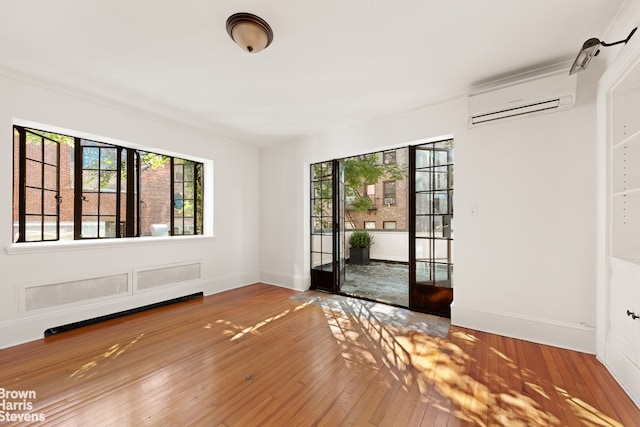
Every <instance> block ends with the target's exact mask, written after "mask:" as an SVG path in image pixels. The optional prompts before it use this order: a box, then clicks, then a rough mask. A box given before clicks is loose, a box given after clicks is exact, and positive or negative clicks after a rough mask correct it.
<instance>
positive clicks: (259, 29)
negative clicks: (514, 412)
mask: <svg viewBox="0 0 640 427" xmlns="http://www.w3.org/2000/svg"><path fill="white" fill-rule="evenodd" d="M227 33H229V36H231V39H233V41H234V42H235V43H236V44H237V45H238V46H240V48H242V50H244V51H245V52H249V53H258V52H260V51H261V50H263V49H264V48H266V47H267V46H269V45H270V44H271V41H273V31H272V30H271V27H270V26H269V24H267V22H266V21H265V20H264V19H262V18H260V17H258V16H256V15H252V14H250V13H235V14H233V15H231V16H230V17H229V19H227Z"/></svg>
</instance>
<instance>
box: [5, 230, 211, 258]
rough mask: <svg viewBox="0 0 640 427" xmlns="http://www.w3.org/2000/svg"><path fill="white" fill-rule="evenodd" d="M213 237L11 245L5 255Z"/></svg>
mask: <svg viewBox="0 0 640 427" xmlns="http://www.w3.org/2000/svg"><path fill="white" fill-rule="evenodd" d="M213 240H215V236H201V235H198V236H172V237H130V238H120V239H103V240H98V239H95V240H94V239H92V240H71V241H55V242H33V243H28V242H27V243H13V244H11V245H9V246H7V253H8V254H9V255H13V254H30V253H40V252H60V251H78V250H83V249H87V248H91V249H93V248H122V247H135V246H153V245H170V244H174V243H186V242H194V243H195V242H208V241H213Z"/></svg>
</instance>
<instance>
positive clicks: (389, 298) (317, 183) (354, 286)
mask: <svg viewBox="0 0 640 427" xmlns="http://www.w3.org/2000/svg"><path fill="white" fill-rule="evenodd" d="M452 200H453V140H450V139H449V140H444V141H436V142H429V143H423V144H420V145H413V146H408V147H402V148H397V149H392V150H385V151H379V152H375V153H368V154H362V155H357V156H351V157H347V158H343V159H334V160H330V161H326V162H320V163H315V164H312V165H311V236H310V237H311V238H310V241H311V289H317V290H323V291H327V292H332V293H336V294H342V295H348V296H354V297H358V298H363V299H367V300H373V301H377V302H383V303H386V304H391V305H395V306H401V307H408V308H410V309H413V310H416V311H423V312H427V313H432V314H437V315H439V316H445V317H450V309H449V306H450V304H451V301H452V298H453V203H452ZM362 234H365V235H367V236H369V237H370V238H372V239H373V244H372V245H371V246H370V247H369V248H367V249H368V250H367V251H366V252H368V254H367V255H368V257H365V259H364V260H363V259H362V254H361V253H360V252H357V248H355V246H357V242H356V240H362V239H361V237H362ZM356 235H357V236H356ZM365 240H367V239H365Z"/></svg>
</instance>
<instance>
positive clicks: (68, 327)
mask: <svg viewBox="0 0 640 427" xmlns="http://www.w3.org/2000/svg"><path fill="white" fill-rule="evenodd" d="M202 297H204V293H203V292H196V293H195V294H191V295H185V296H182V297H178V298H173V299H169V300H166V301H160V302H156V303H154V304H149V305H144V306H142V307H136V308H132V309H129V310H124V311H119V312H117V313H112V314H106V315H104V316H99V317H94V318H93V319H87V320H81V321H79V322H73V323H68V324H66V325H62V326H56V327H53V328H49V329H47V330H46V331H44V336H45V337H50V336H51V335H56V334H59V333H61V332H67V331H71V330H73V329H78V328H82V327H83V326H89V325H93V324H95V323H99V322H104V321H106V320H111V319H117V318H118V317H124V316H128V315H130V314H135V313H140V312H141V311H146V310H151V309H153V308H158V307H163V306H165V305H171V304H175V303H178V302H183V301H188V300H191V299H195V298H202Z"/></svg>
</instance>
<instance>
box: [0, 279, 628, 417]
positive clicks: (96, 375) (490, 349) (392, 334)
mask: <svg viewBox="0 0 640 427" xmlns="http://www.w3.org/2000/svg"><path fill="white" fill-rule="evenodd" d="M294 294H295V292H294V291H291V290H287V289H283V288H279V287H275V286H269V285H265V284H256V285H251V286H247V287H244V288H241V289H236V290H232V291H228V292H223V293H220V294H217V295H213V296H210V297H206V298H202V299H197V300H192V301H186V302H183V303H179V304H175V305H172V306H167V307H161V308H157V309H154V310H150V311H147V312H143V313H137V314H135V315H131V316H127V317H124V318H120V319H114V320H111V321H107V322H103V323H100V324H96V325H91V326H87V327H85V328H82V329H78V330H74V331H70V332H65V333H61V334H59V335H56V336H53V337H49V338H46V339H42V340H38V341H34V342H31V343H27V344H23V345H20V346H15V347H11V348H7V349H3V350H0V387H2V388H4V389H6V390H34V391H35V392H36V393H37V398H36V399H33V402H31V403H32V404H33V409H32V410H31V411H30V412H32V413H41V414H43V415H44V416H45V417H46V422H45V423H43V424H44V425H47V426H49V425H62V426H66V425H93V426H102V425H151V426H163V425H167V426H170V425H189V426H200V425H201V426H227V427H230V426H254V425H261V426H294V425H299V426H313V425H316V426H323V425H327V426H336V425H354V426H417V425H427V426H433V425H435V426H444V425H450V426H467V425H487V426H495V425H504V426H518V425H523V426H529V425H549V426H573V425H606V426H618V425H626V426H633V425H635V424H637V421H638V420H640V410H639V409H638V408H637V407H636V406H635V405H634V404H633V402H632V401H631V400H630V399H629V397H628V396H627V395H626V394H624V392H623V391H622V390H621V388H620V386H619V385H618V384H617V383H616V382H615V381H614V380H613V378H612V377H611V375H610V374H609V373H608V371H607V370H606V368H604V366H602V365H601V364H600V363H599V362H598V361H597V360H596V359H595V357H594V356H592V355H587V354H583V353H577V352H572V351H568V350H562V349H558V348H553V347H548V346H542V345H538V344H533V343H529V342H525V341H521V340H514V339H510V338H506V337H502V336H498V335H492V334H488V333H484V332H479V331H473V330H470V329H465V328H460V327H452V328H451V329H450V331H449V335H448V336H447V337H446V338H439V337H434V336H430V335H427V334H424V333H420V332H418V331H414V330H409V329H406V328H402V327H398V326H397V325H390V324H387V323H384V322H380V321H379V319H377V317H376V315H375V314H374V313H372V312H370V311H368V310H367V309H366V307H364V308H363V307H360V308H359V309H358V310H357V311H354V312H350V311H349V307H352V306H353V304H347V303H346V302H345V303H343V304H342V305H341V308H340V309H331V308H330V307H328V306H320V305H317V304H310V303H303V302H299V301H296V300H294V299H291V298H290V297H292V296H293V295H294ZM8 425H12V424H8ZM16 425H20V423H16Z"/></svg>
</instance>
